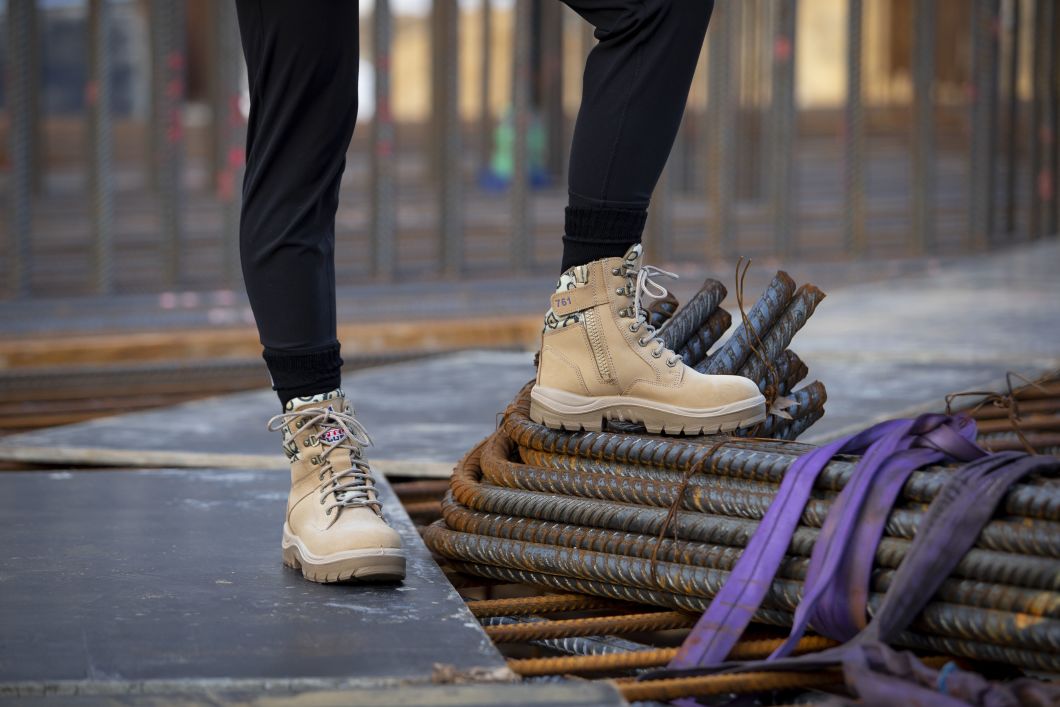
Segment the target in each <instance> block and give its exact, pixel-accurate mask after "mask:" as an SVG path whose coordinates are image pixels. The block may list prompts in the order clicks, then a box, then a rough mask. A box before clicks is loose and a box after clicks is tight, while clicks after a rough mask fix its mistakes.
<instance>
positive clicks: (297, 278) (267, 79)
mask: <svg viewBox="0 0 1060 707" xmlns="http://www.w3.org/2000/svg"><path fill="white" fill-rule="evenodd" d="M236 7H237V11H238V15H239V29H240V34H241V36H242V40H243V53H244V55H245V57H246V62H247V74H248V77H249V84H250V119H249V124H248V127H247V168H246V176H245V178H244V181H243V211H242V215H241V219H240V233H239V244H240V255H241V259H242V265H243V277H244V280H245V282H246V287H247V294H248V295H249V297H250V306H251V308H252V309H253V310H254V318H255V320H256V321H257V325H258V332H259V336H260V338H261V343H262V345H263V346H264V358H265V361H266V364H267V365H268V368H269V372H270V374H271V376H272V380H273V387H274V388H275V389H276V391H277V393H278V394H279V396H280V399H281V402H282V403H286V402H287V401H288V400H290V399H292V398H295V397H304V396H310V395H314V394H317V393H323V392H326V391H329V390H333V389H335V388H338V387H339V385H340V367H341V365H342V359H341V358H339V342H338V341H337V340H336V337H335V263H334V250H335V211H336V208H337V207H338V193H339V180H340V179H341V177H342V171H343V169H344V167H345V164H346V149H347V148H348V147H349V144H350V138H351V136H352V135H353V128H354V124H355V122H356V120H357V68H358V62H359V54H358V9H357V3H356V2H339V3H326V4H321V5H319V6H318V7H310V6H307V4H306V3H295V2H289V1H288V0H238V1H237V3H236Z"/></svg>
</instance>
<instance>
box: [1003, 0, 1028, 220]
mask: <svg viewBox="0 0 1060 707" xmlns="http://www.w3.org/2000/svg"><path fill="white" fill-rule="evenodd" d="M1022 3H1023V0H1007V2H1006V5H1005V14H1004V29H1005V37H1006V40H1007V41H1006V46H1007V52H1006V54H1005V99H1006V100H1005V103H1006V108H1005V135H1006V140H1005V210H1004V221H1003V223H1002V225H1001V230H1002V231H1003V232H1004V233H1007V234H1010V235H1011V234H1013V233H1014V232H1015V230H1016V200H1017V197H1016V187H1017V181H1018V179H1017V176H1016V175H1017V173H1018V168H1019V135H1020V119H1019V116H1020V108H1019V105H1020V99H1019V68H1020V34H1021V32H1020V15H1021V12H1020V5H1021V4H1022Z"/></svg>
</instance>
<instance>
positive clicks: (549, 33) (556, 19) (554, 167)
mask: <svg viewBox="0 0 1060 707" xmlns="http://www.w3.org/2000/svg"><path fill="white" fill-rule="evenodd" d="M538 6H539V8H540V12H541V24H540V28H541V29H540V34H539V36H538V37H537V44H538V46H539V47H540V50H541V60H540V63H537V65H536V67H535V68H536V69H537V72H535V73H539V74H540V82H539V83H537V84H536V85H537V86H538V89H539V91H540V94H541V95H540V100H539V101H533V100H531V103H532V104H536V105H539V106H540V107H541V117H542V124H543V125H544V128H545V165H544V167H545V169H547V170H548V173H549V175H550V176H551V177H552V178H554V179H556V180H561V179H563V178H565V177H566V174H567V160H566V157H567V142H566V140H565V136H566V120H567V119H566V115H565V114H564V112H563V13H564V12H565V9H564V7H563V5H562V3H559V2H556V0H543V2H541V3H539V5H538Z"/></svg>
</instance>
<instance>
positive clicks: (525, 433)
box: [501, 399, 1060, 521]
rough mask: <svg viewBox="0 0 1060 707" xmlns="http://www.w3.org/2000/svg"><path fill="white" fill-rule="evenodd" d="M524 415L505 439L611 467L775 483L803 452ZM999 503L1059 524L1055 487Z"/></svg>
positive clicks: (847, 471)
mask: <svg viewBox="0 0 1060 707" xmlns="http://www.w3.org/2000/svg"><path fill="white" fill-rule="evenodd" d="M528 409H529V402H528V401H526V400H525V399H517V401H516V403H515V404H513V406H511V407H510V408H509V412H508V414H506V415H505V417H504V420H503V421H502V423H501V425H502V428H503V430H504V434H505V436H506V437H507V438H509V439H511V440H512V441H513V442H514V443H515V444H516V445H517V446H518V447H519V448H520V449H531V450H536V451H541V452H548V453H550V454H559V455H567V456H577V457H584V458H586V459H595V460H599V461H604V462H608V463H611V464H633V465H643V466H653V467H660V468H667V469H674V470H677V471H687V470H689V469H690V468H692V466H693V465H695V464H697V463H701V464H702V465H703V469H704V471H705V472H707V473H711V474H718V475H722V476H731V477H736V478H744V479H752V480H759V481H768V482H771V483H779V482H780V480H781V479H782V478H783V476H784V472H785V471H786V470H787V468H788V467H789V466H790V465H791V464H792V463H793V462H794V461H795V459H796V458H797V456H798V455H799V454H801V453H803V452H804V451H806V449H805V447H803V446H791V447H790V451H785V449H784V448H783V446H776V445H773V446H763V445H762V444H761V443H755V444H754V445H751V446H749V445H747V444H744V443H740V441H739V440H738V439H733V440H732V441H731V442H726V444H725V446H721V447H717V448H715V447H716V445H717V444H718V443H719V442H720V441H724V438H717V437H707V438H703V439H700V440H696V439H695V438H690V439H676V438H665V437H656V436H649V435H627V434H615V433H610V432H580V433H564V432H557V431H554V430H550V429H548V428H546V427H543V426H541V425H538V424H536V423H534V422H532V421H531V420H530V419H529V417H528V416H527V411H528ZM522 453H525V452H522ZM854 468H855V463H853V462H850V461H844V460H841V459H840V460H833V461H832V462H830V463H829V464H828V465H827V466H826V467H825V468H824V469H823V470H822V472H821V474H820V475H819V476H818V479H817V488H820V489H830V490H840V489H842V488H843V486H844V485H845V484H846V483H847V481H848V480H849V479H850V477H851V475H852V474H853V473H854ZM948 474H949V472H948V471H947V470H945V469H944V468H941V467H934V468H929V469H926V470H923V471H919V472H914V473H913V474H912V476H911V477H910V479H909V481H908V482H907V483H906V485H905V486H904V487H903V495H904V496H905V497H906V498H909V499H910V500H916V501H920V502H924V503H927V502H930V500H931V499H932V498H934V496H935V494H936V493H938V490H939V489H940V488H941V487H942V484H943V483H944V482H945V480H946V478H948ZM1002 503H1003V508H1004V510H1005V511H1006V512H1007V513H1009V514H1011V515H1017V516H1019V515H1024V516H1027V517H1030V518H1042V519H1046V520H1053V521H1060V489H1057V488H1056V486H1055V485H1050V486H1047V487H1042V488H1035V487H1033V486H1032V485H1031V484H1017V485H1015V486H1014V487H1013V488H1012V489H1010V490H1009V493H1008V494H1007V495H1006V496H1005V499H1004V500H1003V502H1002Z"/></svg>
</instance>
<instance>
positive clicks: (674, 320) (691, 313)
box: [659, 278, 727, 351]
mask: <svg viewBox="0 0 1060 707" xmlns="http://www.w3.org/2000/svg"><path fill="white" fill-rule="evenodd" d="M726 294H727V291H726V289H725V285H723V284H721V283H720V282H718V281H717V280H713V279H710V278H707V280H705V281H704V282H703V285H702V286H700V288H699V291H698V292H696V294H694V295H693V296H692V298H691V299H689V300H688V302H686V303H685V305H684V306H683V307H681V308H680V309H678V310H677V311H676V312H675V313H674V314H673V316H671V317H670V319H669V320H668V321H667V322H666V324H664V325H663V327H662V329H660V330H659V336H660V337H661V338H662V340H663V343H665V344H666V348H668V349H670V350H671V351H678V350H679V349H681V348H683V347H684V345H685V344H686V343H688V340H689V339H691V338H692V335H693V334H695V333H696V331H697V330H698V329H699V328H700V327H702V326H703V325H704V324H705V323H706V321H707V318H708V317H710V315H711V314H713V313H714V311H715V310H716V309H717V308H718V305H719V304H721V301H722V300H723V299H725V295H726Z"/></svg>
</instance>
